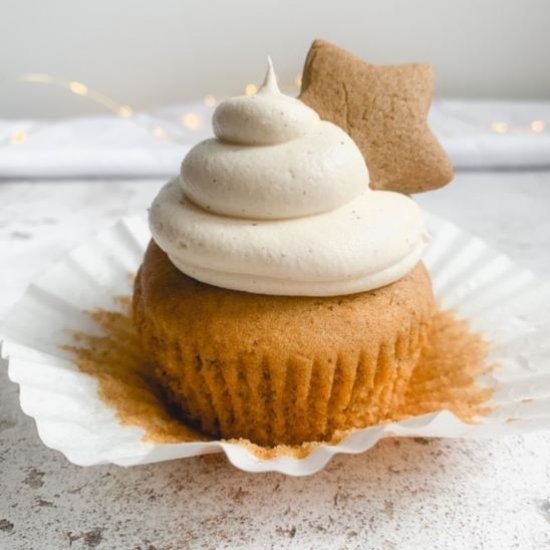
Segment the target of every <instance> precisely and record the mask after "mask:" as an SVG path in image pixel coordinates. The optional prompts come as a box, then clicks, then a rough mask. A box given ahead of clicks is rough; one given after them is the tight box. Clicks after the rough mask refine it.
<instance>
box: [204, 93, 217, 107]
mask: <svg viewBox="0 0 550 550" xmlns="http://www.w3.org/2000/svg"><path fill="white" fill-rule="evenodd" d="M216 103H217V101H216V98H215V97H214V96H213V95H210V94H208V95H206V96H204V104H205V105H206V106H207V107H215V106H216Z"/></svg>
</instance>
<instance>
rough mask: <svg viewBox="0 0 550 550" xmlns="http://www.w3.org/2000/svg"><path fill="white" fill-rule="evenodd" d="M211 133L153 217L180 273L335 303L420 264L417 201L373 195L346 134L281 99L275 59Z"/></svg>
mask: <svg viewBox="0 0 550 550" xmlns="http://www.w3.org/2000/svg"><path fill="white" fill-rule="evenodd" d="M213 127H214V132H215V135H216V138H215V139H209V140H206V141H203V142H202V143H199V144H198V145H196V146H195V147H193V148H192V149H191V151H190V152H189V153H188V155H187V157H186V158H185V159H184V161H183V163H182V167H181V174H180V177H179V178H175V179H174V180H172V181H171V182H169V183H168V184H167V185H166V186H165V187H164V189H163V190H162V191H161V192H160V193H159V195H158V196H157V198H156V199H155V201H154V202H153V205H152V207H151V210H150V214H149V222H150V227H151V231H152V234H153V237H154V239H155V241H156V242H157V244H158V245H159V246H160V247H161V248H162V249H163V250H164V251H165V252H166V253H167V254H168V256H169V257H170V259H171V261H172V263H173V264H174V265H175V266H176V267H178V268H179V269H180V270H181V271H182V272H184V273H186V274H188V275H189V276H191V277H194V278H196V279H198V280H200V281H203V282H206V283H210V284H213V285H217V286H220V287H224V288H230V289H234V290H242V291H247V292H256V293H262V294H277V295H305V296H333V295H338V294H350V293H354V292H362V291H366V290H370V289H373V288H377V287H380V286H384V285H386V284H389V283H391V282H393V281H396V280H397V279H399V278H401V277H402V276H404V275H405V274H406V273H408V272H409V271H410V270H411V269H412V268H413V267H414V265H415V264H416V263H417V262H418V260H419V259H420V256H421V253H422V250H423V248H424V246H425V236H424V235H425V231H424V225H423V222H422V216H421V213H420V209H419V208H418V206H417V205H416V204H415V203H414V202H413V201H412V200H411V199H409V198H408V197H405V196H404V195H400V194H398V193H391V192H383V191H371V190H370V188H369V185H368V184H369V174H368V170H367V166H366V164H365V161H364V159H363V155H362V154H361V152H360V151H359V149H358V147H357V146H356V145H355V143H354V142H353V141H352V139H351V138H350V137H349V136H348V135H347V134H346V133H345V132H344V131H343V130H341V129H340V128H339V127H338V126H336V125H334V124H332V123H330V122H326V121H322V120H320V118H319V116H318V115H317V113H315V111H313V110H312V109H310V108H309V107H307V106H306V105H304V104H303V103H302V102H301V101H299V100H297V99H295V98H292V97H288V96H286V95H284V94H282V93H281V92H280V90H279V88H278V86H277V81H276V78H275V73H274V71H273V66H272V64H271V61H270V60H268V70H267V74H266V77H265V80H264V83H263V85H262V87H261V88H260V89H259V90H258V92H257V93H256V94H255V95H253V96H239V97H235V98H232V99H228V100H226V101H224V102H222V103H221V104H220V105H219V106H218V108H217V109H216V111H215V113H214V116H213Z"/></svg>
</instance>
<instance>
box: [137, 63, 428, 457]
mask: <svg viewBox="0 0 550 550" xmlns="http://www.w3.org/2000/svg"><path fill="white" fill-rule="evenodd" d="M213 127H214V132H215V135H216V138H214V139H210V140H206V141H204V142H202V143H200V144H198V145H197V146H196V147H194V148H193V149H192V150H191V151H190V153H189V154H188V155H187V157H186V158H185V159H184V161H183V164H182V168H181V174H180V176H179V177H178V178H175V179H174V180H172V181H170V182H169V183H168V184H167V185H166V186H165V187H164V188H163V189H162V190H161V191H160V193H159V195H158V196H157V197H156V199H155V201H154V202H153V205H152V207H151V210H150V214H149V221H150V227H151V231H152V235H153V241H152V242H151V244H150V246H149V248H148V250H147V252H146V255H145V258H144V261H143V265H142V266H141V268H140V271H139V273H138V275H137V278H136V283H135V293H134V317H135V321H136V324H137V327H138V330H139V333H140V335H141V338H142V340H143V342H144V345H145V346H146V349H147V350H148V351H149V353H150V355H151V357H152V359H153V362H154V368H155V373H156V377H157V379H158V381H159V383H160V384H161V386H162V387H163V388H164V390H165V392H166V395H167V398H168V399H169V400H170V402H171V403H172V404H173V405H174V406H175V407H176V408H177V409H178V410H179V411H181V414H182V415H183V416H184V418H185V419H186V420H187V421H188V422H190V423H192V424H194V425H196V426H197V427H199V428H200V429H201V430H203V431H204V432H205V433H207V434H209V435H212V436H216V437H222V438H226V439H227V438H245V439H249V440H250V441H252V442H254V443H257V444H260V445H266V446H273V445H277V444H300V443H303V442H305V441H320V440H330V439H331V438H332V437H333V436H334V435H335V434H336V433H337V432H339V431H341V430H348V429H351V428H361V427H365V426H368V425H371V424H376V423H378V422H381V421H383V420H384V419H385V417H386V415H387V414H388V412H389V411H390V410H391V409H392V408H393V407H394V406H395V404H396V403H398V402H399V401H400V399H401V398H402V396H403V394H404V391H405V390H406V387H407V383H408V381H409V379H410V376H411V374H412V372H413V370H414V368H415V365H416V363H417V360H418V357H419V355H420V351H421V349H422V345H423V343H424V342H425V339H426V337H427V333H428V329H429V325H430V321H431V317H432V314H433V310H434V298H433V293H432V288H431V282H430V278H429V275H428V273H427V271H426V269H425V268H424V266H423V265H422V263H421V255H422V251H423V249H424V247H425V244H426V241H427V238H426V232H425V229H424V224H423V220H422V215H421V212H420V209H419V208H418V206H417V205H416V204H415V202H414V201H412V200H411V199H410V198H409V197H407V196H405V195H403V194H400V193H395V192H391V191H375V190H372V189H371V188H370V187H369V172H368V169H367V164H366V163H365V159H364V157H363V154H362V153H361V151H360V150H359V149H358V147H357V146H356V145H355V143H354V141H353V140H352V139H351V138H350V137H349V136H348V134H347V133H346V132H344V131H343V130H342V129H341V128H339V127H338V126H336V125H335V124H333V123H331V122H328V121H323V120H321V119H320V118H319V116H318V114H317V113H316V112H315V111H314V110H313V109H311V108H310V107H308V106H306V105H305V104H304V103H303V102H301V101H300V100H297V99H294V98H291V97H288V96H286V95H283V94H282V93H281V92H280V91H279V90H278V88H277V84H276V80H275V76H274V73H273V69H272V67H271V66H270V68H269V70H268V74H267V76H266V79H265V82H264V84H263V86H262V87H261V89H260V90H259V91H258V93H257V94H256V95H254V96H251V97H248V96H243V97H237V98H233V99H230V100H228V101H224V102H222V103H221V104H220V105H219V106H218V108H217V109H216V112H215V113H214V118H213ZM367 162H368V159H367Z"/></svg>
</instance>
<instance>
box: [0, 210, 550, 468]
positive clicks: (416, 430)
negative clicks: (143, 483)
mask: <svg viewBox="0 0 550 550" xmlns="http://www.w3.org/2000/svg"><path fill="white" fill-rule="evenodd" d="M426 217H427V220H428V224H429V231H430V233H431V235H432V242H431V244H430V246H429V247H428V249H427V252H426V255H425V258H424V260H425V263H426V264H427V266H428V268H429V269H430V272H431V274H432V278H433V282H434V286H435V291H436V295H437V297H438V300H439V302H440V304H441V306H442V308H443V309H454V310H455V311H456V312H457V314H458V316H459V317H462V318H466V319H469V320H470V322H471V327H472V329H473V330H474V331H480V332H482V333H484V335H485V337H486V339H487V340H488V341H489V343H490V346H491V349H490V354H489V358H488V361H489V363H490V364H498V365H499V366H500V367H499V368H497V369H495V370H494V371H493V372H492V373H491V374H490V375H487V376H486V379H484V380H483V382H484V383H485V384H487V385H488V386H489V387H491V388H492V389H493V390H494V394H493V397H492V400H491V401H490V402H489V403H488V405H489V406H490V407H491V408H492V412H491V413H490V414H489V415H487V416H484V417H481V418H480V419H479V423H477V424H473V425H472V424H465V423H464V422H462V421H460V420H459V419H458V418H457V417H456V416H455V415H453V414H452V413H450V412H448V411H441V412H438V413H432V414H426V415H422V416H419V417H416V418H412V419H409V420H406V421H401V422H395V423H391V424H386V425H383V426H377V427H372V428H367V429H363V430H357V431H355V432H353V433H351V434H350V435H349V436H348V437H347V438H346V439H345V440H344V441H342V442H341V443H339V444H337V445H330V444H322V445H320V446H319V447H318V448H316V449H315V450H314V451H313V452H312V453H311V454H309V455H308V456H307V457H305V458H293V457H288V456H278V457H276V458H269V459H263V458H258V456H256V455H255V454H254V453H253V452H252V451H251V450H250V448H249V447H247V446H244V445H240V444H238V443H230V442H223V441H209V442H192V443H179V444H154V443H147V442H144V441H143V440H142V439H143V436H144V430H143V429H141V428H137V427H131V426H127V425H121V424H120V422H119V420H118V419H117V414H116V411H115V410H114V409H112V408H109V407H108V406H107V405H106V404H105V403H104V402H103V401H102V400H101V399H100V397H99V394H98V383H97V381H96V379H95V378H93V377H92V376H89V375H87V374H83V373H81V372H80V371H79V370H78V368H77V367H76V366H75V365H74V363H73V361H72V358H71V355H70V353H69V352H67V351H64V350H63V349H62V346H63V345H67V344H73V343H74V340H73V336H72V335H73V334H74V332H75V331H80V332H86V333H92V334H93V333H94V332H97V331H98V330H99V329H98V327H97V326H96V325H95V324H94V322H93V321H92V320H91V319H90V318H89V316H88V315H86V314H85V313H84V312H85V310H90V309H96V308H105V309H113V297H114V296H118V295H125V294H126V295H127V294H130V293H131V291H132V276H133V274H134V273H135V272H136V270H137V268H138V266H139V264H140V263H141V260H142V257H143V253H144V250H145V247H146V245H147V243H148V241H149V238H150V235H149V230H148V227H147V223H146V220H145V218H144V217H131V218H127V219H124V220H122V221H120V222H119V223H118V224H117V225H115V226H114V227H113V228H111V229H110V230H108V231H106V232H104V233H101V234H99V235H97V236H96V237H94V238H93V239H91V240H90V241H88V242H86V243H85V244H83V245H82V246H80V247H79V248H77V249H76V250H74V251H72V252H71V253H70V254H68V255H67V256H66V257H65V259H64V260H62V261H61V262H59V263H58V264H56V265H55V266H54V267H52V268H51V269H50V270H49V271H48V272H47V273H46V274H45V275H44V276H43V277H41V278H40V279H39V280H38V281H37V282H35V283H34V284H32V285H31V286H30V287H29V289H28V290H27V292H26V293H25V295H24V296H23V298H22V299H21V300H20V301H19V302H18V303H17V305H16V306H15V307H14V308H13V310H12V311H11V313H10V314H9V316H8V317H7V319H6V320H5V321H4V323H3V324H2V326H1V328H0V334H1V336H2V338H3V343H2V356H3V357H7V358H9V376H10V378H11V380H13V381H14V382H17V383H18V384H19V386H20V402H21V408H22V409H23V411H24V412H25V413H26V414H28V415H29V416H32V417H33V418H34V419H35V421H36V425H37V429H38V433H39V435H40V438H41V439H42V441H43V442H44V443H45V444H46V445H47V446H48V447H51V448H53V449H57V450H59V451H61V452H62V453H63V454H64V455H65V456H66V457H67V458H68V459H69V460H70V461H71V462H74V463H75V464H80V465H83V466H89V465H94V464H104V463H115V464H119V465H123V466H131V465H134V464H145V463H149V462H158V461H164V460H172V459H176V458H184V457H190V456H197V455H202V454H206V453H214V452H219V451H223V452H224V453H225V454H226V455H227V457H228V459H229V460H230V461H231V462H232V463H233V464H234V465H235V466H236V467H238V468H240V469H242V470H247V471H251V472H266V471H277V472H282V473H285V474H289V475H306V474H312V473H314V472H317V471H319V470H321V469H322V468H323V467H324V466H325V465H326V464H327V463H328V462H329V460H330V459H331V458H332V456H334V455H335V454H337V453H349V454H354V453H361V452H364V451H366V450H368V449H370V448H371V447H372V446H373V445H375V444H376V443H377V442H378V441H379V440H380V439H381V438H383V437H388V436H402V437H411V436H415V437H416V436H419V437H453V438H484V437H496V436H501V435H506V434H511V433H523V432H527V431H532V430H539V429H547V428H549V427H550V285H548V284H542V283H540V282H537V280H536V279H535V277H534V276H533V275H532V274H531V273H530V272H529V271H527V270H525V269H522V268H520V267H518V266H516V265H515V264H514V263H513V262H512V261H511V260H510V259H509V258H508V257H506V256H505V255H503V254H500V253H498V252H495V251H493V250H491V249H490V248H489V247H488V246H487V245H486V244H485V243H484V242H483V241H482V240H481V239H479V238H476V237H472V236H471V235H469V234H468V233H466V232H464V231H462V230H461V229H459V228H458V227H457V226H456V225H454V224H452V223H449V222H447V221H444V220H442V219H440V218H437V217H436V216H433V215H430V214H426Z"/></svg>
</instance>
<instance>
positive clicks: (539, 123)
mask: <svg viewBox="0 0 550 550" xmlns="http://www.w3.org/2000/svg"><path fill="white" fill-rule="evenodd" d="M531 130H533V132H535V133H537V134H540V133H541V132H544V121H543V120H533V122H531Z"/></svg>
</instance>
